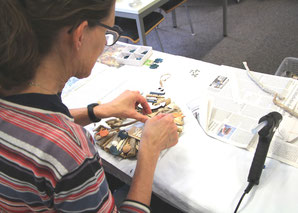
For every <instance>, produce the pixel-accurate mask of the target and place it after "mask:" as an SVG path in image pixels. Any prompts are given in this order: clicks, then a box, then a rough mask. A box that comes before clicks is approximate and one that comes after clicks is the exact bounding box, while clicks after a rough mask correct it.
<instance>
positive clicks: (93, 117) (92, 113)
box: [87, 103, 101, 123]
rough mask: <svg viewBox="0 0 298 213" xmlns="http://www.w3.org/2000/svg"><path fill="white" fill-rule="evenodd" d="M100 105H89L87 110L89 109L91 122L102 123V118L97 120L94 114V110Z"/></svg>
mask: <svg viewBox="0 0 298 213" xmlns="http://www.w3.org/2000/svg"><path fill="white" fill-rule="evenodd" d="M98 105H99V104H97V103H93V104H89V105H88V106H87V109H88V117H89V119H90V121H92V122H94V123H95V122H99V121H101V118H97V117H96V116H95V114H94V111H93V108H94V107H96V106H98Z"/></svg>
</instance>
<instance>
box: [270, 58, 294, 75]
mask: <svg viewBox="0 0 298 213" xmlns="http://www.w3.org/2000/svg"><path fill="white" fill-rule="evenodd" d="M275 75H278V76H284V77H290V78H295V79H297V78H298V58H294V57H287V58H285V59H284V60H283V61H282V62H281V64H280V65H279V67H278V69H277V70H276V72H275Z"/></svg>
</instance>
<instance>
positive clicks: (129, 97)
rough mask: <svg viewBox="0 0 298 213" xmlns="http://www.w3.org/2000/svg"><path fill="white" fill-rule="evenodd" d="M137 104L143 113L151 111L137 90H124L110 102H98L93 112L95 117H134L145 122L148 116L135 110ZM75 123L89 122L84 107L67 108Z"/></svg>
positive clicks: (84, 123) (83, 124) (83, 123)
mask: <svg viewBox="0 0 298 213" xmlns="http://www.w3.org/2000/svg"><path fill="white" fill-rule="evenodd" d="M138 104H141V105H142V107H143V109H144V110H143V113H144V114H148V113H151V109H150V107H149V105H148V103H147V101H146V99H145V98H144V97H143V96H142V95H141V94H140V92H138V91H128V90H127V91H125V92H123V93H122V94H121V95H120V96H118V97H117V98H116V99H114V100H113V101H111V102H108V103H105V104H100V105H98V106H95V107H94V108H93V112H94V114H95V116H96V117H97V118H108V117H118V118H134V119H136V120H138V121H141V122H145V121H146V120H147V119H148V117H147V116H145V115H144V114H141V113H139V112H137V111H136V107H137V105H138ZM69 111H70V113H71V115H72V117H73V118H74V121H75V123H77V124H80V125H82V126H85V125H88V124H90V123H91V121H90V119H89V117H88V110H87V107H86V108H78V109H70V110H69Z"/></svg>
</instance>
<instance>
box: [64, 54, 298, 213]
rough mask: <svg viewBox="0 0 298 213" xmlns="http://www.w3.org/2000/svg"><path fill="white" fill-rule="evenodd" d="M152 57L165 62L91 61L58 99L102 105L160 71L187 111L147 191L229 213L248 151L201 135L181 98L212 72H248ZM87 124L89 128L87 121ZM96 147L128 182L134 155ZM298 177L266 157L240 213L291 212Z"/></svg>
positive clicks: (148, 85) (184, 206)
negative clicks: (86, 74) (85, 73)
mask: <svg viewBox="0 0 298 213" xmlns="http://www.w3.org/2000/svg"><path fill="white" fill-rule="evenodd" d="M155 58H162V59H163V62H162V63H161V64H159V65H160V66H159V68H157V69H150V68H149V67H148V66H141V67H134V66H123V67H121V68H118V69H116V68H113V67H108V66H106V65H103V64H99V63H97V64H96V65H95V67H94V69H93V72H92V75H91V76H90V77H89V78H87V79H84V80H82V81H81V82H82V83H81V85H80V84H79V86H77V88H76V89H75V90H73V91H72V92H70V93H68V94H66V95H65V96H64V97H63V101H64V102H65V104H66V105H67V106H68V107H70V108H74V107H83V106H86V105H87V104H89V103H92V102H96V101H98V100H101V101H102V102H107V101H109V100H111V99H113V98H114V97H116V96H117V95H118V94H120V93H121V92H122V91H123V90H125V89H131V90H141V91H148V89H149V90H150V89H152V88H157V87H158V86H159V79H160V76H161V75H162V74H165V73H170V74H171V77H170V79H168V80H167V81H166V82H165V83H164V86H165V89H166V94H167V96H168V97H171V98H172V100H174V101H175V103H176V104H177V105H179V106H180V107H181V109H182V111H183V113H184V114H185V116H186V117H185V120H184V121H185V125H184V132H183V134H182V135H181V136H180V138H179V143H178V144H177V145H176V146H174V147H172V148H170V149H168V151H166V153H163V157H161V158H160V159H159V162H158V164H157V167H156V171H155V176H154V184H153V191H154V192H155V193H156V194H157V195H159V196H160V197H162V198H164V199H166V200H167V201H168V202H170V203H172V204H174V205H175V206H177V207H179V208H180V209H181V210H183V211H185V212H223V213H225V212H227V213H230V212H233V211H234V209H235V207H236V205H237V202H238V200H239V199H240V197H241V195H242V193H243V191H244V189H245V188H246V186H247V176H248V171H249V168H250V165H251V162H252V159H253V155H254V153H253V152H249V151H247V150H244V149H240V148H237V147H235V146H233V145H230V144H227V143H224V142H221V141H218V140H215V139H213V138H211V137H209V136H207V135H206V134H205V133H204V131H203V130H202V128H201V127H200V125H199V124H198V122H197V120H196V119H195V118H194V116H193V115H192V113H191V112H190V110H189V109H188V107H187V106H186V103H187V101H188V100H189V99H191V98H192V97H195V96H199V95H203V94H202V91H204V90H203V88H204V87H206V85H208V84H209V82H210V81H211V80H212V79H214V77H216V76H217V75H218V74H221V75H227V76H231V75H233V73H237V74H239V75H246V74H245V71H244V70H242V69H236V68H232V67H223V66H219V65H214V64H210V63H205V62H203V61H198V60H193V59H189V58H185V57H180V56H174V55H169V54H165V53H160V52H156V51H154V53H153V55H152V56H151V59H153V60H154V59H155ZM194 69H198V70H200V72H201V74H200V75H199V76H198V78H194V77H193V76H191V74H190V70H194ZM260 75H261V74H260ZM266 78H270V79H272V80H274V79H275V80H276V81H278V82H285V83H286V82H287V81H288V79H286V78H282V77H277V76H269V75H266ZM240 86H241V85H240ZM86 128H87V129H88V130H90V131H91V132H92V128H93V125H89V126H87V127H86ZM98 151H99V153H100V156H101V157H102V158H103V159H104V160H105V161H106V162H107V163H108V165H109V167H106V168H105V169H110V171H113V172H114V174H115V175H116V176H121V177H123V175H124V176H125V178H126V179H125V181H127V182H129V181H130V178H129V177H132V176H133V173H134V169H135V165H136V161H135V160H123V159H121V158H118V157H114V156H112V155H110V154H108V153H106V152H104V151H103V150H101V149H98ZM106 165H107V164H106ZM111 165H112V167H110V166H111ZM297 180H298V169H297V168H294V167H292V166H288V165H286V164H284V163H281V162H279V161H277V160H274V159H271V158H267V160H266V169H265V170H264V171H263V174H262V177H261V180H260V184H259V185H258V186H255V187H254V188H253V189H252V190H251V192H250V193H249V194H248V195H246V197H245V199H244V200H243V202H242V204H241V206H240V209H239V212H247V213H250V212H262V213H266V212H268V213H275V212H276V213H280V212H287V213H291V212H293V213H294V212H297V197H298V190H297V188H298V181H297Z"/></svg>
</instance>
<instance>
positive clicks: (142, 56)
mask: <svg viewBox="0 0 298 213" xmlns="http://www.w3.org/2000/svg"><path fill="white" fill-rule="evenodd" d="M151 55H152V47H148V46H138V45H128V46H127V47H126V48H124V49H123V50H122V51H121V52H120V53H119V54H118V55H116V57H115V58H116V60H117V61H118V63H120V64H127V65H134V66H141V65H143V64H144V63H145V61H146V60H147V59H148V58H149V57H150V56H151Z"/></svg>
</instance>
